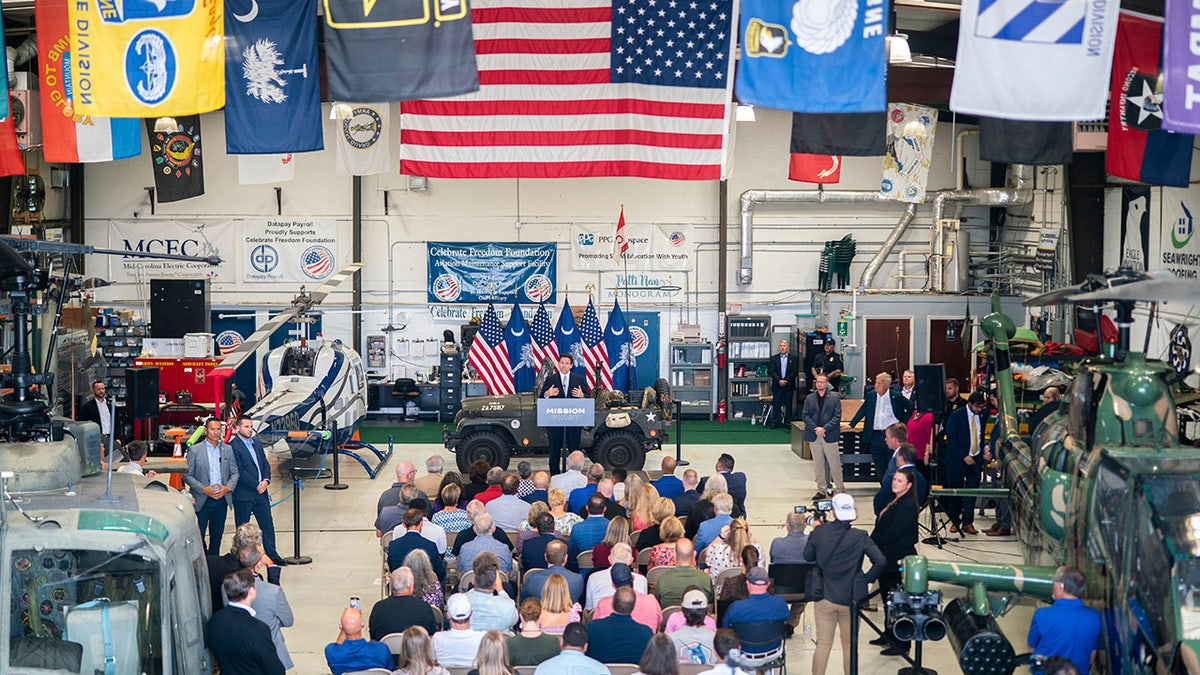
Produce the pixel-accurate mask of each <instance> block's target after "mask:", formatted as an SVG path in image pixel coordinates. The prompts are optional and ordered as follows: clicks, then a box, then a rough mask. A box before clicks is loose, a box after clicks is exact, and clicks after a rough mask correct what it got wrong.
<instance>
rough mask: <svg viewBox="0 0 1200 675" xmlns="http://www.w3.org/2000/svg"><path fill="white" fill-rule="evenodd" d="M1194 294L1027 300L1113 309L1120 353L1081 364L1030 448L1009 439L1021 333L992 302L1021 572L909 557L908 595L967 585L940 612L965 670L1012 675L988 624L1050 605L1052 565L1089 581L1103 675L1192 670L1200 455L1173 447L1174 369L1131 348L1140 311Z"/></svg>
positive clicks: (1151, 285)
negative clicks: (1012, 610)
mask: <svg viewBox="0 0 1200 675" xmlns="http://www.w3.org/2000/svg"><path fill="white" fill-rule="evenodd" d="M1198 299H1200V284H1198V283H1197V282H1195V281H1192V280H1179V279H1176V278H1175V277H1173V276H1172V275H1170V274H1168V273H1164V272H1151V273H1138V272H1134V271H1132V270H1128V269H1122V270H1118V271H1117V272H1116V273H1115V274H1114V275H1111V276H1108V277H1096V278H1091V279H1089V281H1088V282H1086V283H1084V284H1082V285H1081V286H1079V287H1073V288H1069V289H1063V290H1059V291H1055V292H1052V293H1048V294H1045V295H1042V296H1038V297H1036V298H1033V299H1031V300H1029V301H1027V302H1026V303H1025V304H1026V305H1027V306H1046V305H1055V304H1068V303H1072V304H1083V303H1086V304H1097V305H1098V304H1101V303H1113V305H1114V306H1115V309H1116V315H1117V316H1116V324H1117V328H1118V341H1117V351H1116V355H1115V357H1113V358H1092V359H1088V360H1086V361H1084V362H1082V363H1081V364H1080V366H1079V369H1078V373H1077V374H1076V376H1075V379H1074V382H1073V384H1072V385H1071V386H1070V389H1069V391H1068V392H1067V393H1066V394H1065V395H1064V396H1063V405H1062V406H1061V407H1060V409H1059V411H1058V412H1056V413H1054V414H1052V415H1050V416H1049V417H1047V418H1046V419H1045V421H1043V422H1042V423H1041V424H1040V425H1039V426H1038V428H1037V429H1036V430H1033V437H1032V440H1031V442H1029V443H1027V442H1025V440H1023V439H1022V438H1021V436H1020V435H1019V434H1018V431H1017V429H1018V427H1017V412H1016V411H1017V408H1016V403H1015V398H1014V394H1013V380H1012V377H1011V370H1010V361H1009V351H1008V346H1009V345H1008V341H1009V338H1011V337H1012V336H1013V335H1014V332H1015V326H1014V324H1013V321H1012V320H1011V319H1010V318H1008V317H1007V316H1005V315H1003V314H1002V313H1000V311H999V307H998V303H997V302H996V301H995V300H993V311H992V313H991V314H989V315H987V316H986V317H984V318H983V320H982V330H983V332H984V334H985V335H986V336H987V337H988V338H989V339H990V340H991V346H992V353H993V357H994V359H995V373H996V382H997V392H996V393H997V395H998V400H999V415H998V419H997V420H996V423H997V424H998V425H999V426H1000V431H999V437H998V438H999V441H998V445H999V453H998V454H999V457H1000V458H1001V461H1002V463H1003V466H1004V475H1005V482H1006V484H1007V488H1008V490H1007V493H1005V492H1001V493H1000V494H1007V495H1008V496H1009V498H1010V503H1011V507H1012V514H1013V528H1014V530H1015V534H1016V535H1017V537H1018V539H1019V540H1020V542H1021V544H1022V547H1023V550H1024V556H1025V564H1024V565H987V564H958V563H944V562H930V561H926V560H925V559H924V558H920V557H915V556H914V557H912V558H909V559H907V560H906V561H905V568H906V581H905V584H906V590H908V591H909V592H920V591H922V590H924V586H925V583H926V581H941V582H948V583H952V584H955V585H961V586H966V587H968V588H969V589H971V592H970V593H969V594H968V595H967V597H966V598H963V599H961V600H955V601H952V602H951V603H949V604H948V605H947V606H946V611H945V622H946V625H947V626H948V628H949V634H950V639H951V643H952V646H953V647H954V648H955V649H956V651H957V652H958V654H959V663H960V665H961V666H962V667H963V670H964V672H967V673H1011V672H1012V671H1013V669H1014V668H1015V667H1016V664H1017V663H1018V660H1017V659H1016V658H1014V655H1013V648H1012V646H1011V645H1010V644H1009V643H1008V641H1007V639H1005V638H1004V636H1003V634H1002V633H1001V632H1000V631H999V628H998V626H997V625H996V623H995V620H994V617H995V616H997V615H999V614H1002V613H1003V612H1004V611H1006V609H1007V608H1008V606H1009V602H1010V601H1011V599H1012V596H1014V595H1029V596H1033V597H1035V598H1039V599H1042V600H1047V601H1048V600H1050V599H1051V588H1052V585H1053V577H1054V574H1055V571H1056V568H1057V567H1058V566H1060V565H1070V566H1073V567H1077V568H1079V569H1080V570H1082V571H1083V572H1084V574H1085V575H1086V576H1087V580H1088V584H1087V594H1086V597H1085V600H1086V601H1087V602H1088V603H1089V604H1091V605H1092V606H1094V607H1096V608H1097V609H1099V610H1100V611H1101V613H1102V616H1103V626H1104V633H1103V643H1104V644H1103V646H1102V648H1101V656H1100V661H1101V665H1102V666H1103V667H1104V669H1105V670H1106V671H1107V672H1109V673H1190V674H1193V675H1195V674H1197V673H1200V660H1198V658H1197V657H1198V653H1200V597H1197V596H1200V448H1195V447H1188V446H1184V445H1181V444H1180V440H1179V429H1178V422H1177V419H1176V409H1175V403H1174V401H1173V399H1172V395H1171V386H1172V383H1173V381H1175V380H1176V378H1177V377H1179V376H1177V373H1176V372H1175V370H1174V369H1173V368H1171V367H1170V366H1169V365H1167V364H1166V363H1163V362H1161V361H1156V360H1148V359H1146V357H1145V355H1144V354H1142V353H1138V352H1132V351H1130V349H1129V329H1130V326H1131V325H1132V323H1133V308H1134V306H1135V304H1136V303H1137V302H1169V301H1179V302H1184V303H1188V304H1191V303H1195V302H1196V301H1197V300H1198ZM1185 374H1186V373H1185ZM979 492H980V493H985V492H987V491H985V490H980V491H979ZM989 593H991V594H993V595H989ZM999 594H1006V595H1002V596H1000V597H997V595H999Z"/></svg>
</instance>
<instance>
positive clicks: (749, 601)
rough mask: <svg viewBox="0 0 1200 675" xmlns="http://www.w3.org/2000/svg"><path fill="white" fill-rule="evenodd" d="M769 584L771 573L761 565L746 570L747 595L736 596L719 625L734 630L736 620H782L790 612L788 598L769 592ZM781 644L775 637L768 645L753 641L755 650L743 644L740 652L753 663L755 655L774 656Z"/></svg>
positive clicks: (768, 657) (752, 621)
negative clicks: (769, 574)
mask: <svg viewBox="0 0 1200 675" xmlns="http://www.w3.org/2000/svg"><path fill="white" fill-rule="evenodd" d="M770 585H771V577H769V576H767V570H766V569H764V568H762V567H752V568H750V571H749V572H746V591H747V592H748V593H750V595H749V597H746V598H743V599H741V600H738V601H737V602H735V603H733V604H732V605H730V606H729V609H728V610H727V611H726V612H725V617H724V618H723V619H722V620H721V627H722V628H732V629H734V631H736V630H737V625H738V624H739V623H757V622H762V621H778V622H780V623H783V622H784V621H787V620H788V618H789V617H790V616H791V611H790V610H789V609H788V604H787V601H786V600H784V599H783V598H781V597H779V596H778V595H771V594H770V593H769V592H768V587H769V586H770ZM782 644H783V641H782V640H780V641H776V642H773V643H771V644H769V645H762V646H760V645H755V646H754V652H747V651H746V650H745V648H743V649H742V652H743V653H744V654H745V656H746V658H747V661H746V662H745V664H744V665H748V666H749V665H754V661H755V657H761V659H762V660H763V662H764V663H765V662H767V661H770V660H771V659H773V658H775V656H776V655H775V654H774V652H775V650H777V649H779V647H780V646H781V645H782Z"/></svg>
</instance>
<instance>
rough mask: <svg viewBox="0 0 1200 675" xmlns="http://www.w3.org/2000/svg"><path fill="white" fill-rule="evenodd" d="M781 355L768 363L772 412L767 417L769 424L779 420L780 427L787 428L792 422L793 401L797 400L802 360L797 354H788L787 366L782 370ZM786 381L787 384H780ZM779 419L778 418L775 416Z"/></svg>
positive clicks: (772, 358) (775, 356) (773, 357)
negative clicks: (797, 385) (781, 381)
mask: <svg viewBox="0 0 1200 675" xmlns="http://www.w3.org/2000/svg"><path fill="white" fill-rule="evenodd" d="M780 357H781V355H780V354H776V355H774V356H772V357H771V360H770V361H769V362H768V363H767V375H768V376H769V377H770V378H771V394H772V395H773V396H774V399H773V400H772V401H771V412H770V414H768V415H767V424H768V425H769V424H771V423H772V422H773V421H774V420H776V419H778V423H779V425H780V426H785V425H787V424H788V423H789V422H791V420H792V399H794V398H796V378H797V376H798V375H799V374H800V359H799V358H797V357H796V355H795V354H791V353H789V354H788V358H787V366H786V367H783V368H781V367H780V362H781V361H782V360H783V359H782V358H780ZM780 380H786V381H787V384H780V383H779V382H780ZM776 414H778V415H779V417H778V418H776V417H775V415H776Z"/></svg>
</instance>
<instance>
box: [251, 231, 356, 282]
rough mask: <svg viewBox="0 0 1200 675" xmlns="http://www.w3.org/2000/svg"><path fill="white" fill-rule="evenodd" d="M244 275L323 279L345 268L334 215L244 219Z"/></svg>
mask: <svg viewBox="0 0 1200 675" xmlns="http://www.w3.org/2000/svg"><path fill="white" fill-rule="evenodd" d="M242 235H243V236H242V239H243V241H242V279H243V280H245V281H254V282H263V281H286V282H299V283H312V282H314V281H324V280H325V279H327V278H328V277H329V276H330V275H332V274H333V273H334V272H337V271H338V270H340V269H342V267H344V266H345V265H346V264H348V263H346V262H338V245H337V221H335V220H334V219H333V218H247V219H246V220H245V222H244V223H242Z"/></svg>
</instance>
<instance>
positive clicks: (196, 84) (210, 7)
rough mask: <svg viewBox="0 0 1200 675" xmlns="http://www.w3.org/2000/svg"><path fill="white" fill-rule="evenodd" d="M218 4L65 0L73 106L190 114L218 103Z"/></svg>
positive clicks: (116, 113) (221, 55)
mask: <svg viewBox="0 0 1200 675" xmlns="http://www.w3.org/2000/svg"><path fill="white" fill-rule="evenodd" d="M223 7H224V3H222V2H216V1H213V0H169V1H168V0H123V1H122V2H113V0H71V2H70V3H69V8H70V19H71V55H72V59H71V82H72V87H73V89H74V91H75V97H74V101H75V112H76V113H78V114H81V115H107V116H109V117H155V118H157V117H164V116H176V115H191V114H196V113H202V112H209V111H210V110H216V109H218V108H220V107H221V106H223V105H225V76H224V74H225V44H224V35H225V30H224V17H223Z"/></svg>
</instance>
